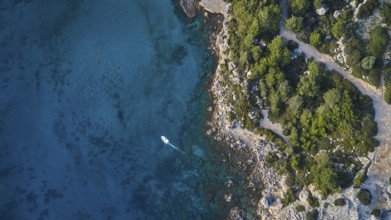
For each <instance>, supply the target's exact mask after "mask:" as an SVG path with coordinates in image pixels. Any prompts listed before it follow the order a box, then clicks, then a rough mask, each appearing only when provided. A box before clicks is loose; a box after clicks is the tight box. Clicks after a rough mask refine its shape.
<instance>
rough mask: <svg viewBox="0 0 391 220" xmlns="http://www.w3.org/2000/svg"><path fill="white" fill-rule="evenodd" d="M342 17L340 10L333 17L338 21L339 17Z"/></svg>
mask: <svg viewBox="0 0 391 220" xmlns="http://www.w3.org/2000/svg"><path fill="white" fill-rule="evenodd" d="M340 15H341V12H340V11H338V10H337V11H335V12H334V14H333V16H334V18H335V19H338V17H339V16H340Z"/></svg>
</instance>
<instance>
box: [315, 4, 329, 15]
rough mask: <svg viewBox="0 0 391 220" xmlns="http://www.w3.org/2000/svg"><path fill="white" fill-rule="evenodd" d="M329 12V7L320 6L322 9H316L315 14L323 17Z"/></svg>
mask: <svg viewBox="0 0 391 220" xmlns="http://www.w3.org/2000/svg"><path fill="white" fill-rule="evenodd" d="M328 10H329V6H327V5H322V7H320V8H318V9H316V14H318V15H320V16H323V15H325V14H326V12H327V11H328Z"/></svg>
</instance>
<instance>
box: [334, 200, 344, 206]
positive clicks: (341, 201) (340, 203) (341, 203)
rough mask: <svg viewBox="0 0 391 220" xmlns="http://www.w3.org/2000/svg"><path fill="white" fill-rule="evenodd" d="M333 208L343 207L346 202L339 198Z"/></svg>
mask: <svg viewBox="0 0 391 220" xmlns="http://www.w3.org/2000/svg"><path fill="white" fill-rule="evenodd" d="M334 205H335V206H344V205H346V201H345V199H344V198H339V199H336V200H335V201H334Z"/></svg>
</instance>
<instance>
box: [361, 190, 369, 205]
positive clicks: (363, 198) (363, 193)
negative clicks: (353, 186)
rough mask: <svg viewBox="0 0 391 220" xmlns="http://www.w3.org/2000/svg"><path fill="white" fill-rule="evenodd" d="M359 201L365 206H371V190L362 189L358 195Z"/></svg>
mask: <svg viewBox="0 0 391 220" xmlns="http://www.w3.org/2000/svg"><path fill="white" fill-rule="evenodd" d="M357 198H358V200H360V202H361V203H362V204H364V205H369V204H371V200H372V196H371V193H370V192H369V190H367V189H361V190H360V192H358V194H357Z"/></svg>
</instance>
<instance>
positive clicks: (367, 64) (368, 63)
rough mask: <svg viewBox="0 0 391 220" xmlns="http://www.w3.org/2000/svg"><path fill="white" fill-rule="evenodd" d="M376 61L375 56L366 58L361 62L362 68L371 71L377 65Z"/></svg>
mask: <svg viewBox="0 0 391 220" xmlns="http://www.w3.org/2000/svg"><path fill="white" fill-rule="evenodd" d="M375 61H376V57H375V56H369V57H365V58H364V59H363V60H362V61H361V68H363V69H365V70H371V69H372V68H373V65H374V64H375Z"/></svg>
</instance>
